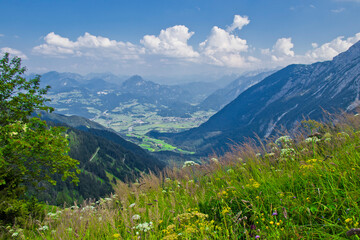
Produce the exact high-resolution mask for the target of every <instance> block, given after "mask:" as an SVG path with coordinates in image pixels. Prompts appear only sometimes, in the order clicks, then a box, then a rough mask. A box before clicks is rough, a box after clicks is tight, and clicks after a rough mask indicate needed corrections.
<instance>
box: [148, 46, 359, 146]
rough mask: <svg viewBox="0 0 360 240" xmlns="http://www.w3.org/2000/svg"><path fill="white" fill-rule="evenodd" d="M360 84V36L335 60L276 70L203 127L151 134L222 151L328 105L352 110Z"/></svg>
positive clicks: (328, 108) (317, 113) (329, 108)
mask: <svg viewBox="0 0 360 240" xmlns="http://www.w3.org/2000/svg"><path fill="white" fill-rule="evenodd" d="M359 84H360V42H358V43H356V44H354V45H353V46H352V47H351V48H350V49H349V50H348V51H347V52H344V53H342V54H340V55H338V56H337V57H335V58H334V59H333V60H332V61H325V62H317V63H313V64H310V65H305V64H292V65H289V66H287V67H285V68H283V69H281V70H279V71H277V72H275V73H273V74H272V75H270V76H268V77H266V78H265V79H264V80H263V81H261V82H259V83H258V84H256V85H254V86H252V87H250V88H248V89H247V90H246V91H244V92H243V93H241V94H240V95H239V96H238V97H237V98H236V99H235V100H233V101H232V102H231V103H229V104H228V105H226V106H225V107H224V108H223V109H222V110H220V111H219V112H218V113H216V114H214V115H213V116H212V117H210V119H209V120H208V121H207V122H205V123H203V124H201V125H200V126H199V127H198V128H193V129H190V130H188V131H185V132H182V133H178V134H158V133H154V132H152V133H151V135H152V136H156V137H162V138H166V139H167V140H168V141H171V142H172V143H174V144H175V145H178V146H180V147H182V148H187V149H192V150H194V148H195V149H196V150H197V151H199V152H203V153H210V152H211V151H214V150H215V151H221V149H228V147H229V146H228V144H233V143H234V142H241V141H243V140H244V139H245V138H246V137H253V136H254V133H256V134H257V135H258V136H259V137H260V138H266V137H269V136H271V135H272V134H274V130H275V129H276V128H278V127H279V126H284V127H285V128H287V129H292V128H294V127H295V126H296V125H297V124H299V122H300V121H301V120H303V118H304V117H305V118H312V119H315V120H317V119H321V118H322V114H323V110H326V111H330V112H333V111H334V109H345V110H346V109H348V110H352V109H354V108H355V107H357V106H359V103H360V101H359V89H360V87H359V86H360V85H359Z"/></svg>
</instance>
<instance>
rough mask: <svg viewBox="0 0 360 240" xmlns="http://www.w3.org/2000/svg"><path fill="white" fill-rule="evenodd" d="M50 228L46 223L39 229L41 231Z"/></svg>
mask: <svg viewBox="0 0 360 240" xmlns="http://www.w3.org/2000/svg"><path fill="white" fill-rule="evenodd" d="M48 229H49V227H48V226H46V225H44V226H42V227H40V228H39V229H38V230H39V231H46V230H48Z"/></svg>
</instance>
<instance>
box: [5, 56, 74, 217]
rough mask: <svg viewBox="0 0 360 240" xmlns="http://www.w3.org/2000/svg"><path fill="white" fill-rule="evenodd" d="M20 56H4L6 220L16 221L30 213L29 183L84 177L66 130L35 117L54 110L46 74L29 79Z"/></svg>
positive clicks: (36, 184) (37, 183) (52, 182)
mask: <svg viewBox="0 0 360 240" xmlns="http://www.w3.org/2000/svg"><path fill="white" fill-rule="evenodd" d="M25 71H26V69H25V68H24V67H21V59H20V58H18V57H15V58H13V59H12V60H11V61H10V60H9V54H8V53H6V54H5V55H4V57H3V58H2V59H1V60H0V222H1V220H3V221H4V222H13V221H14V219H15V217H18V220H19V219H21V217H24V216H25V215H28V214H29V213H30V210H29V209H30V205H29V204H28V201H27V200H26V198H25V192H26V189H27V187H28V186H30V185H32V186H34V187H37V186H39V184H40V183H41V182H44V181H46V182H50V183H51V184H54V185H55V184H56V182H55V181H54V180H53V176H54V174H60V175H61V176H62V179H63V180H65V179H67V178H71V179H72V180H73V181H74V182H77V181H78V178H77V176H76V173H78V171H79V170H78V169H77V165H78V161H77V160H74V159H72V158H70V157H69V156H68V155H67V152H68V150H69V147H68V141H67V139H66V137H65V133H64V129H63V128H60V127H48V126H47V125H46V122H45V121H42V120H40V119H39V118H38V117H32V116H31V115H32V114H33V113H34V111H36V110H43V111H47V112H51V111H53V109H52V108H50V107H47V106H46V105H45V103H46V102H47V101H49V100H48V99H46V98H45V94H46V93H47V91H48V89H49V88H50V87H49V86H47V87H45V88H41V87H40V76H38V75H37V76H36V77H35V78H33V79H31V80H27V79H26V78H25V76H24V73H25Z"/></svg>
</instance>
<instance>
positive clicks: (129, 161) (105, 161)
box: [38, 114, 165, 204]
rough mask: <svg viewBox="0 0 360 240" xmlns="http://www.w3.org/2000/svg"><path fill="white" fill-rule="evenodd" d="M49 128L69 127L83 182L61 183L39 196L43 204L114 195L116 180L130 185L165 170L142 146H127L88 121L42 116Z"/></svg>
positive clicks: (119, 138) (128, 144) (72, 150)
mask: <svg viewBox="0 0 360 240" xmlns="http://www.w3.org/2000/svg"><path fill="white" fill-rule="evenodd" d="M42 118H43V119H45V120H46V121H47V122H48V124H49V125H61V126H65V127H67V134H68V138H69V143H70V151H69V156H70V157H72V158H74V159H76V160H78V161H79V162H80V165H79V168H80V169H81V174H80V175H79V178H80V182H79V184H78V186H74V185H72V184H70V183H69V182H62V181H58V182H59V183H58V185H57V186H56V187H50V186H49V188H48V190H47V191H44V192H42V193H40V194H38V197H39V199H40V200H44V201H48V202H49V203H51V204H62V203H63V202H64V201H66V202H68V203H70V202H72V201H74V200H76V199H77V200H81V199H88V198H99V197H104V196H106V195H108V194H110V193H111V192H113V191H114V190H113V187H112V186H113V184H115V183H116V182H117V180H121V181H129V180H134V179H135V178H137V177H139V176H140V173H142V172H149V171H152V172H156V171H158V170H160V169H163V168H164V167H165V163H163V162H161V161H159V160H157V159H156V158H155V157H153V156H151V155H150V154H148V153H147V152H146V151H145V150H143V149H142V148H140V147H139V146H137V145H135V144H133V143H131V142H128V141H126V140H124V139H123V138H121V137H120V136H119V135H117V134H116V133H115V132H113V131H111V130H108V129H106V128H104V127H102V126H101V125H100V124H97V123H94V122H92V121H90V120H88V119H85V118H82V117H77V116H72V117H67V116H62V115H58V114H43V116H42Z"/></svg>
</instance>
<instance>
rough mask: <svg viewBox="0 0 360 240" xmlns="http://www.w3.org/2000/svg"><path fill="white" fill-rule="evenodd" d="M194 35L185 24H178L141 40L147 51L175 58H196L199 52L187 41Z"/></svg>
mask: <svg viewBox="0 0 360 240" xmlns="http://www.w3.org/2000/svg"><path fill="white" fill-rule="evenodd" d="M192 35H194V32H189V29H188V28H187V27H186V26H183V25H176V26H173V27H169V28H167V29H165V30H161V31H160V34H159V36H154V35H145V36H144V37H143V39H142V40H141V41H140V42H141V44H143V45H144V47H145V48H146V51H147V53H150V54H159V55H164V56H167V57H174V58H195V57H198V56H199V53H198V52H196V51H194V50H193V48H192V47H191V46H189V45H188V44H187V41H188V40H189V39H190V38H191V36H192Z"/></svg>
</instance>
